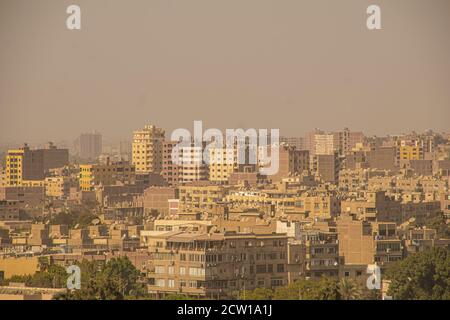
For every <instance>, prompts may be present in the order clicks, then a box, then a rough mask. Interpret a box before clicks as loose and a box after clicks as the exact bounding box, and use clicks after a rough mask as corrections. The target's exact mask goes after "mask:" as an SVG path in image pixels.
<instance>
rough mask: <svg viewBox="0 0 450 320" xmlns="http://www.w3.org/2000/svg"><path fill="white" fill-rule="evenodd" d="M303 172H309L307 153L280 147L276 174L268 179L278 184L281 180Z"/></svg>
mask: <svg viewBox="0 0 450 320" xmlns="http://www.w3.org/2000/svg"><path fill="white" fill-rule="evenodd" d="M304 170H309V151H308V150H297V149H296V148H295V147H293V146H287V145H281V146H280V147H279V151H278V172H277V173H276V174H274V175H271V176H268V178H269V179H270V180H272V182H278V181H281V180H282V179H283V178H288V177H290V176H293V175H296V174H301V173H302V172H303V171H304Z"/></svg>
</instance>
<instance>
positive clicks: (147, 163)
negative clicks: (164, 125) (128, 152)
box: [132, 125, 165, 173]
mask: <svg viewBox="0 0 450 320" xmlns="http://www.w3.org/2000/svg"><path fill="white" fill-rule="evenodd" d="M164 136H165V132H164V130H163V129H161V128H157V127H156V126H154V125H147V126H145V127H144V129H143V130H138V131H134V133H133V146H132V163H133V164H134V165H135V166H136V173H161V171H162V167H163V142H164Z"/></svg>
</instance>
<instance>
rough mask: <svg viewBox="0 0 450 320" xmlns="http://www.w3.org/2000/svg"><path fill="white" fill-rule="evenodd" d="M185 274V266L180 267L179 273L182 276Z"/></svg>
mask: <svg viewBox="0 0 450 320" xmlns="http://www.w3.org/2000/svg"><path fill="white" fill-rule="evenodd" d="M185 274H186V268H185V267H180V275H182V276H184V275H185Z"/></svg>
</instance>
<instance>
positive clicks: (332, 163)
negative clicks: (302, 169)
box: [311, 152, 341, 183]
mask: <svg viewBox="0 0 450 320" xmlns="http://www.w3.org/2000/svg"><path fill="white" fill-rule="evenodd" d="M340 165H341V163H340V160H339V157H338V154H337V152H336V153H334V154H319V155H315V156H313V157H312V158H311V170H312V171H313V172H314V173H315V175H316V176H317V177H319V178H321V179H322V180H323V181H325V182H331V183H336V182H338V180H339V169H340Z"/></svg>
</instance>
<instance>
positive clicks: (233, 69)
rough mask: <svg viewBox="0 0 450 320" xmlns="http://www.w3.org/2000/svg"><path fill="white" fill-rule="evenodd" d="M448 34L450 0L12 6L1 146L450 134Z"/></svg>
mask: <svg viewBox="0 0 450 320" xmlns="http://www.w3.org/2000/svg"><path fill="white" fill-rule="evenodd" d="M70 4H77V5H79V6H80V7H81V10H82V29H81V30H80V31H70V30H67V28H66V25H65V21H66V18H67V16H68V15H67V14H66V8H67V6H68V5H70ZM369 4H378V5H380V6H381V9H382V27H383V30H380V31H369V30H367V28H366V18H367V14H366V8H367V6H368V5H369ZM449 31H450V1H448V0H432V1H429V0H385V1H381V0H377V1H375V0H373V1H366V0H327V1H325V0H304V1H303V0H127V1H124V0H71V1H62V0H39V1H29V0H0V144H4V143H16V142H17V143H18V142H23V141H29V142H34V141H43V140H54V141H58V140H63V139H68V140H72V139H74V138H75V137H76V136H77V135H78V134H79V133H81V132H85V131H91V130H94V129H97V130H99V131H100V132H102V133H103V135H104V137H105V138H107V139H110V140H114V139H117V140H120V139H130V137H131V132H132V131H133V130H135V129H139V128H141V127H143V126H144V124H146V123H154V124H156V125H158V126H161V127H164V128H166V129H167V131H168V132H171V130H172V129H174V128H179V127H186V128H189V129H191V128H192V124H193V121H194V120H203V121H204V126H205V127H218V128H236V127H244V128H250V127H252V128H280V129H281V132H282V134H285V135H303V133H304V132H306V131H309V130H311V129H313V128H315V127H320V128H322V129H325V130H335V129H340V128H343V127H345V126H347V127H350V128H352V129H355V130H363V131H364V132H365V133H367V134H378V135H381V134H384V133H392V134H395V133H402V132H406V131H409V130H417V131H422V130H425V129H428V128H431V129H435V130H449V129H450V125H449V123H450V120H449V119H450V35H449Z"/></svg>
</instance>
